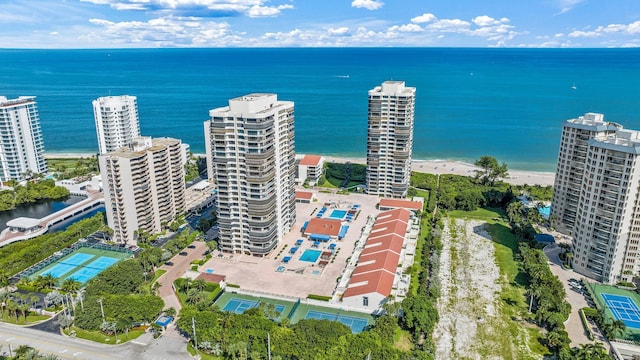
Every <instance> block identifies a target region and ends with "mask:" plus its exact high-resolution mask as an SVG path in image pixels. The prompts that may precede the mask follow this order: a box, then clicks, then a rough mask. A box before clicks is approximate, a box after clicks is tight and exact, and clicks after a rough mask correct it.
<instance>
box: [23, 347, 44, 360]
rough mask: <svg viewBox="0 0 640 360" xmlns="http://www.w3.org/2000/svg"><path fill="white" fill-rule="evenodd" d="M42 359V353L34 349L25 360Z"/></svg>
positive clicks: (27, 354)
mask: <svg viewBox="0 0 640 360" xmlns="http://www.w3.org/2000/svg"><path fill="white" fill-rule="evenodd" d="M40 357H41V354H40V351H38V350H36V349H33V348H31V349H29V350H28V351H27V352H26V353H25V354H24V360H39V359H40Z"/></svg>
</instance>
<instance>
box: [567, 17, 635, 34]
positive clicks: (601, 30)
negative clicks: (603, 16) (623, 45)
mask: <svg viewBox="0 0 640 360" xmlns="http://www.w3.org/2000/svg"><path fill="white" fill-rule="evenodd" d="M611 34H622V35H635V34H640V20H638V21H635V22H632V23H630V24H628V25H625V24H610V25H607V26H598V27H597V28H596V29H595V30H591V31H583V30H574V31H572V32H570V33H569V34H567V36H569V37H582V38H595V37H601V36H607V35H611Z"/></svg>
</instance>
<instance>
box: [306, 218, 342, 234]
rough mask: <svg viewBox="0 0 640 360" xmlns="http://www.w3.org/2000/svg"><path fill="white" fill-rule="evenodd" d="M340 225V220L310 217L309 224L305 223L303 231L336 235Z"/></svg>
mask: <svg viewBox="0 0 640 360" xmlns="http://www.w3.org/2000/svg"><path fill="white" fill-rule="evenodd" d="M341 226H342V221H340V220H337V219H322V218H317V217H316V218H311V220H309V224H307V228H306V229H305V230H304V233H305V234H307V235H309V234H322V235H329V236H333V237H336V236H338V234H339V233H340V227H341Z"/></svg>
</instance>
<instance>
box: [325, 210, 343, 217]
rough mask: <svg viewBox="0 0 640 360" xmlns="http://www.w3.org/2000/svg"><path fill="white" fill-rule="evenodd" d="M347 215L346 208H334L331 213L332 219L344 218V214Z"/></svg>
mask: <svg viewBox="0 0 640 360" xmlns="http://www.w3.org/2000/svg"><path fill="white" fill-rule="evenodd" d="M345 215H347V211H346V210H333V211H332V212H331V215H329V218H330V219H342V218H344V216H345Z"/></svg>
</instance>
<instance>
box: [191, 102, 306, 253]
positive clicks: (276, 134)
mask: <svg viewBox="0 0 640 360" xmlns="http://www.w3.org/2000/svg"><path fill="white" fill-rule="evenodd" d="M293 107H294V104H293V102H291V101H278V98H277V96H276V95H275V94H249V95H245V96H241V97H238V98H235V99H231V100H229V106H225V107H221V108H217V109H213V110H210V111H209V116H210V120H209V121H206V122H205V124H204V130H205V145H206V152H207V165H208V175H209V179H210V180H212V181H214V182H215V184H216V186H217V189H218V225H219V227H220V247H221V248H222V250H224V251H229V252H240V253H247V254H252V255H260V256H262V255H266V254H268V253H269V252H270V251H272V250H273V249H274V248H275V247H276V246H277V244H278V241H280V239H282V237H283V236H284V234H286V233H287V232H288V231H289V230H290V229H291V227H292V226H293V224H294V222H295V220H296V211H295V178H296V163H295V144H294V115H293Z"/></svg>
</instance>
